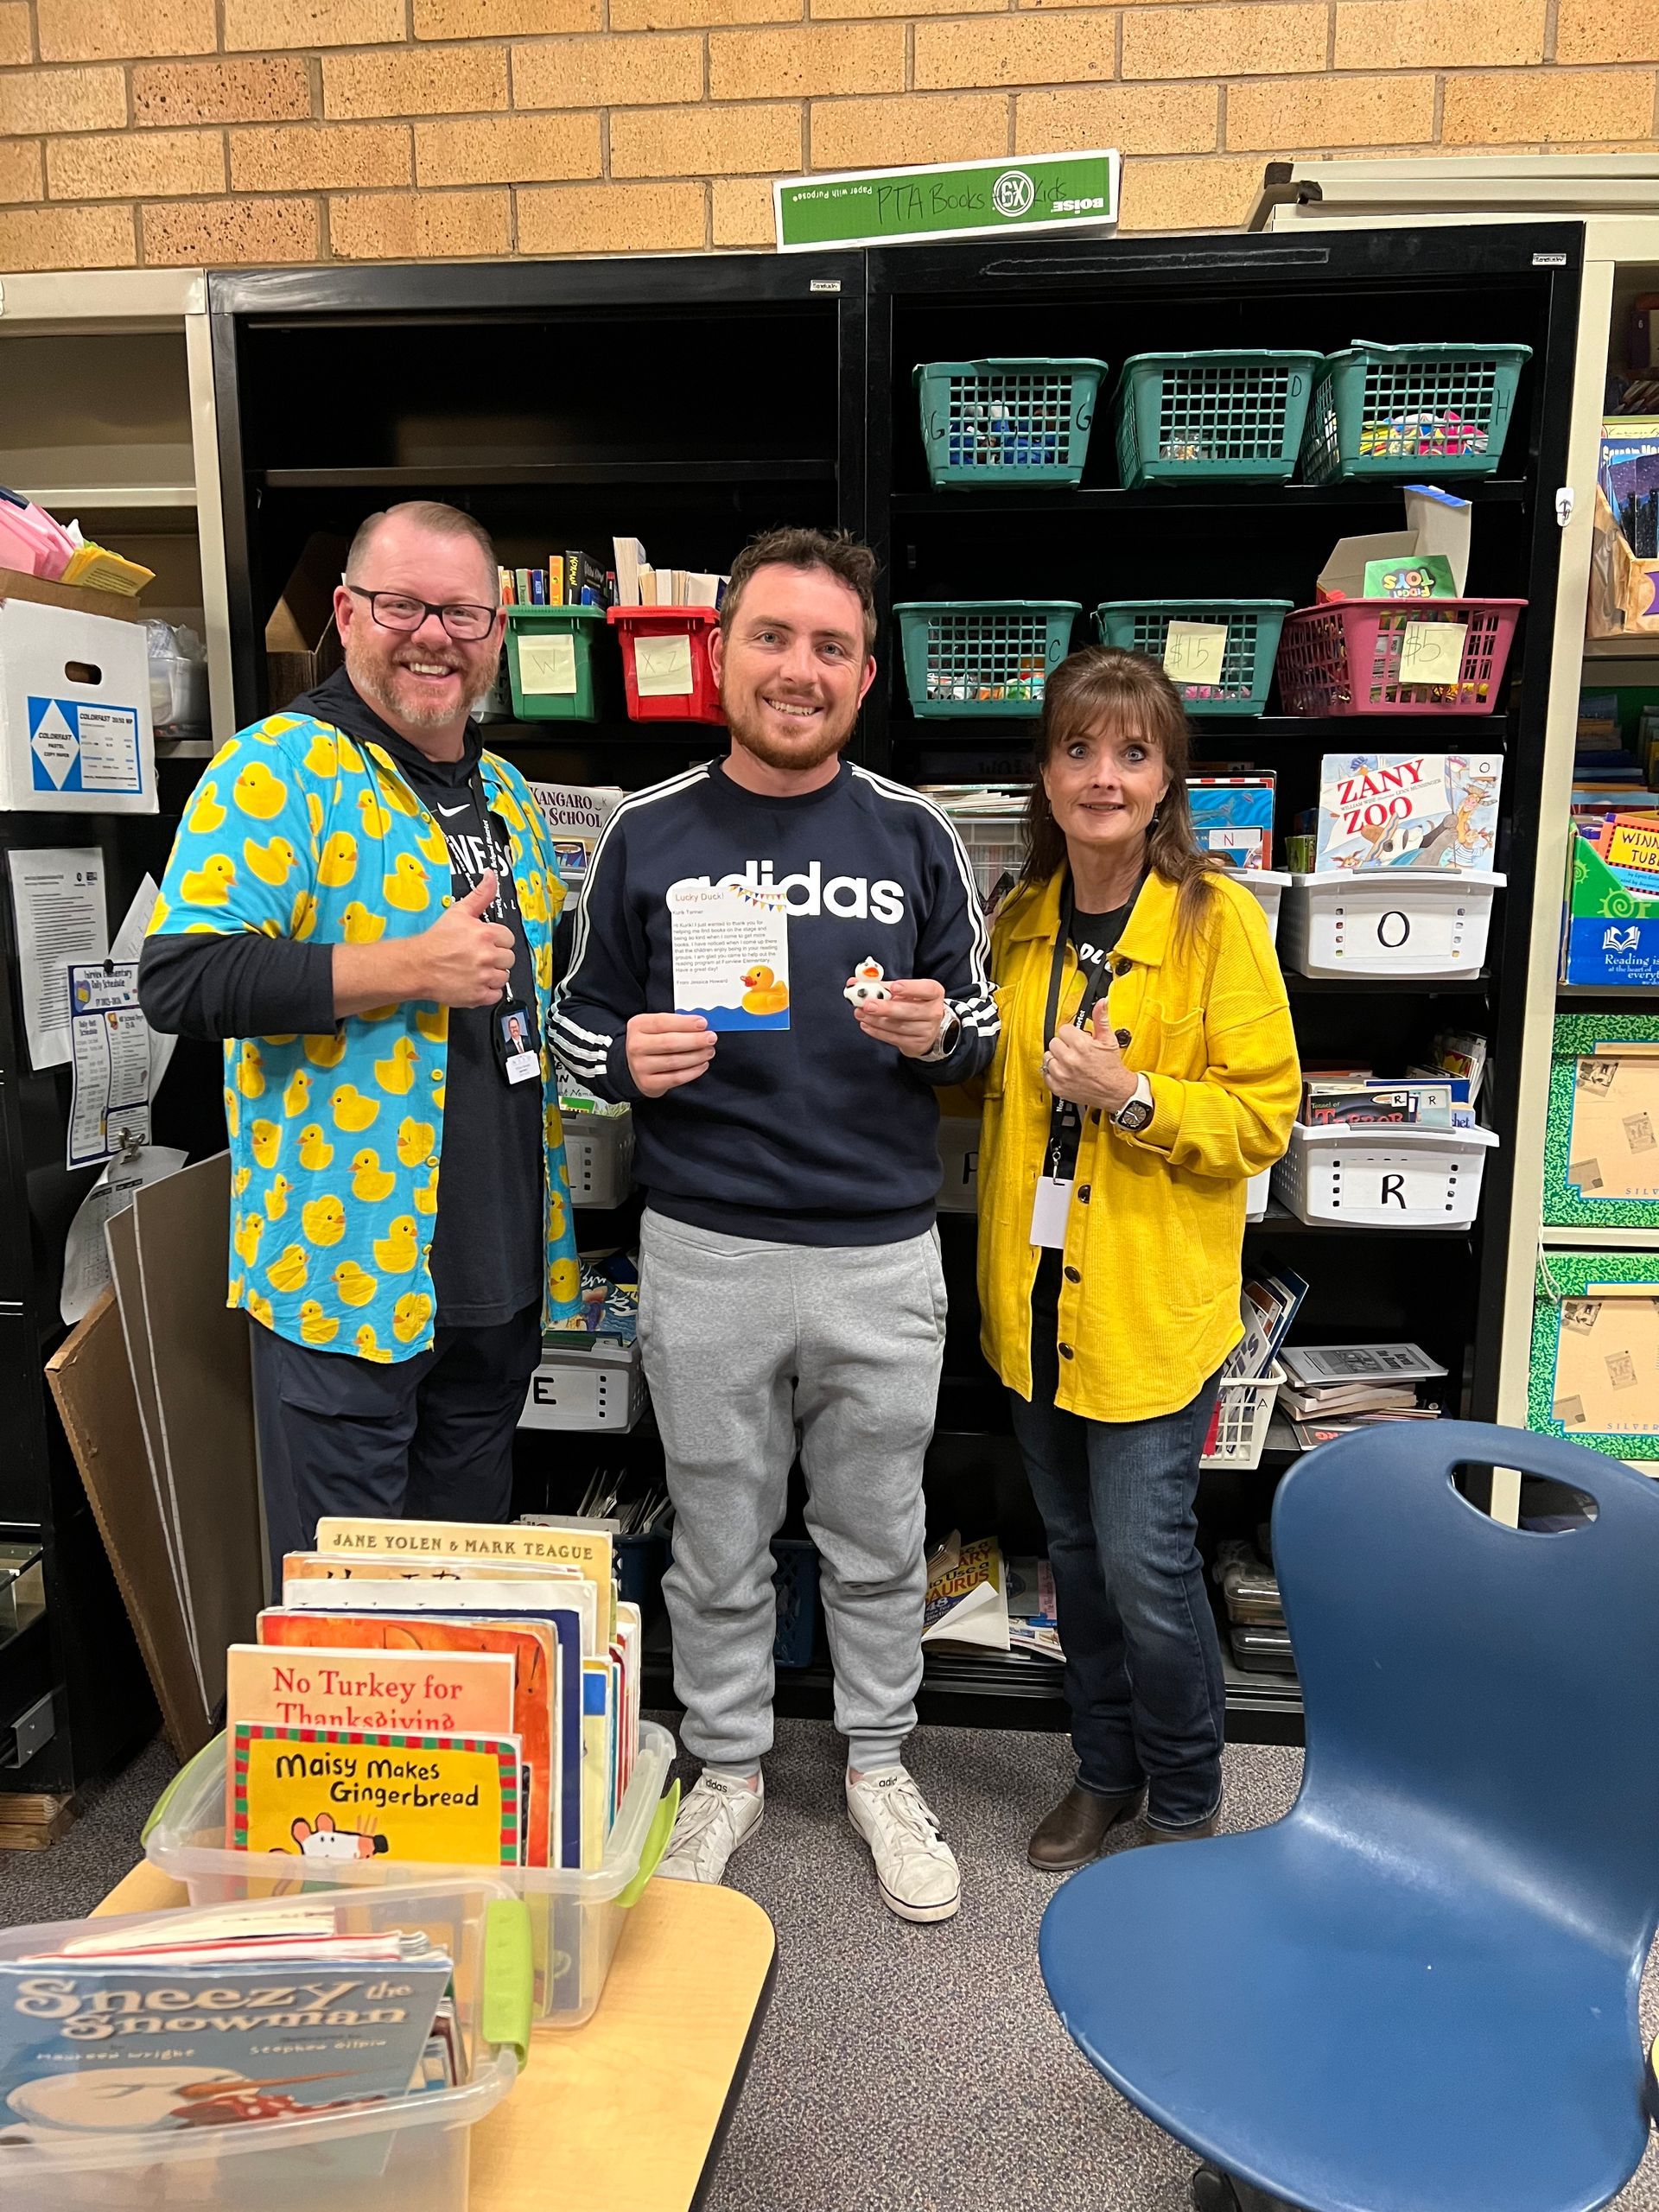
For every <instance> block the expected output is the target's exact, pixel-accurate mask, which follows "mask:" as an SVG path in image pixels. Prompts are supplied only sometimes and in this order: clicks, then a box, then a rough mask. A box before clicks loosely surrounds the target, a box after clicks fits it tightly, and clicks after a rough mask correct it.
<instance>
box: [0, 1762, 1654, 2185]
mask: <svg viewBox="0 0 1659 2212" xmlns="http://www.w3.org/2000/svg"><path fill="white" fill-rule="evenodd" d="M909 1763H910V1765H911V1767H912V1770H913V1771H914V1772H915V1774H916V1776H917V1777H918V1780H919V1781H920V1783H921V1784H922V1786H923V1788H924V1789H925V1791H926V1793H927V1795H928V1797H929V1799H930V1800H931V1803H932V1805H933V1807H934V1808H935V1810H936V1811H937V1812H938V1814H939V1815H940V1817H941V1819H942V1820H943V1821H944V1826H945V1833H946V1834H947V1835H948V1836H949V1838H950V1842H951V1844H952V1847H954V1849H955V1850H956V1853H957V1858H958V1859H959V1860H960V1862H961V1865H962V1871H963V1908H962V1910H961V1912H960V1913H959V1915H958V1916H957V1918H956V1919H955V1920H954V1921H948V1922H946V1923H944V1924H943V1925H941V1926H939V1927H936V1928H916V1927H911V1926H909V1925H907V1924H906V1923H904V1922H901V1921H899V1920H895V1919H894V1918H893V1916H892V1915H891V1914H890V1913H889V1912H888V1911H887V1909H886V1908H885V1907H884V1906H883V1905H882V1904H881V1903H880V1899H879V1897H877V1895H876V1891H875V1885H874V1877H873V1875H872V1873H871V1871H870V1865H869V1859H868V1855H867V1853H866V1852H865V1850H864V1847H863V1846H862V1844H861V1842H860V1841H859V1840H858V1838H857V1837H856V1836H855V1834H854V1833H853V1831H852V1829H851V1828H850V1827H849V1825H848V1822H847V1818H846V1814H845V1810H844V1808H843V1801H842V1779H841V1777H842V1754H841V1744H840V1738H838V1737H836V1735H835V1733H834V1732H833V1731H832V1730H831V1729H830V1728H829V1727H828V1726H826V1725H823V1724H822V1723H818V1722H812V1721H788V1720H785V1721H780V1722H779V1728H778V1748H777V1750H776V1751H775V1752H774V1753H773V1755H772V1758H771V1759H770V1760H769V1761H768V1763H767V1770H766V1819H765V1821H764V1822H763V1824H762V1826H761V1827H760V1831H759V1832H758V1834H756V1835H755V1836H754V1838H753V1840H752V1841H751V1842H750V1843H749V1844H748V1845H747V1847H746V1848H745V1849H744V1850H743V1851H742V1853H740V1855H739V1856H738V1857H737V1858H736V1859H734V1861H733V1864H732V1878H733V1881H734V1884H735V1885H736V1886H738V1887H740V1888H741V1889H743V1890H745V1891H747V1892H748V1894H749V1895H750V1896H751V1897H754V1898H756V1899H757V1900H758V1901H759V1902H760V1904H762V1905H764V1906H765V1908H766V1911H767V1912H768V1913H769V1914H770V1915H771V1916H772V1922H773V1923H774V1925H775V1926H776V1928H777V1930H778V1947H779V1962H778V1982H777V1988H776V1993H775V1994H774V1996H773V1999H772V2009H771V2012H770V2013H769V2014H768V2016H767V2019H766V2025H765V2028H764V2030H763V2031H762V2033H761V2037H760V2043H759V2045H758V2048H757V2050H756V2052H755V2056H754V2063H753V2068H752V2069H751V2071H750V2075H749V2078H748V2082H747V2085H746V2087H745V2088H744V2091H743V2094H742V2097H741V2101H740V2102H739V2104H738V2107H737V2110H736V2113H735V2115H734V2119H733V2121H732V2126H731V2132H730V2133H729V2135H728V2138H727V2142H726V2148H725V2152H724V2154H723V2156H722V2158H721V2162H720V2164H719V2167H718V2169H717V2171H716V2172H715V2177H714V2180H713V2183H712V2185H711V2187H710V2190H709V2195H708V2197H707V2200H706V2203H705V2212H781V2209H782V2208H785V2207H786V2208H788V2212H1003V2208H1011V2207H1014V2206H1016V2205H1020V2206H1025V2205H1033V2206H1041V2207H1042V2208H1043V2212H1183V2208H1185V2204H1186V2179H1187V2176H1188V2174H1189V2173H1190V2172H1191V2171H1192V2163H1193V2161H1192V2158H1191V2156H1190V2155H1189V2153H1188V2152H1185V2151H1184V2150H1183V2149H1182V2148H1181V2147H1180V2145H1179V2144H1176V2143H1173V2142H1172V2141H1171V2140H1170V2139H1169V2138H1168V2137H1167V2136H1166V2135H1165V2134H1163V2133H1162V2132H1161V2131H1160V2129H1158V2128H1156V2127H1154V2126H1153V2125H1152V2124H1151V2122H1150V2121H1147V2120H1142V2119H1141V2117H1140V2115H1139V2114H1138V2113H1135V2112H1132V2111H1131V2110H1130V2109H1129V2107H1128V2106H1127V2105H1125V2104H1124V2103H1123V2102H1122V2100H1121V2099H1120V2098H1119V2097H1117V2096H1116V2094H1114V2093H1113V2092H1112V2091H1111V2090H1110V2089H1109V2088H1107V2087H1106V2085H1105V2083H1104V2082H1102V2081H1101V2080H1100V2078H1099V2076H1098V2075H1096V2074H1095V2073H1094V2072H1093V2071H1092V2069H1090V2067H1089V2066H1087V2065H1086V2064H1085V2063H1084V2061H1083V2059H1081V2058H1080V2057H1079V2056H1077V2052H1076V2050H1074V2049H1073V2048H1072V2045H1071V2043H1070V2042H1069V2041H1068V2039H1067V2038H1066V2037H1065V2034H1064V2033H1063V2032H1062V2031H1061V2029H1060V2027H1059V2024H1058V2021H1057V2019H1056V2018H1055V2017H1054V2014H1053V2012H1052V2010H1051V2008H1050V2006H1049V2005H1048V2002H1047V1999H1046V1997H1045V1996H1044V1993H1043V1986H1042V1982H1041V1979H1040V1977H1039V1974H1038V1971H1037V1924H1038V1922H1039V1919H1040V1917H1041V1915H1042V1910H1043V1906H1044V1904H1046V1901H1047V1899H1048V1897H1049V1896H1050V1895H1051V1894H1052V1889H1053V1882H1052V1879H1049V1878H1044V1877H1042V1876H1039V1875H1037V1874H1034V1873H1033V1872H1032V1871H1031V1869H1030V1867H1029V1866H1027V1864H1026V1859H1025V1840H1026V1837H1027V1834H1028V1833H1029V1830H1030V1828H1031V1827H1032V1825H1033V1821H1035V1820H1036V1819H1037V1818H1038V1817H1039V1815H1040V1814H1041V1813H1042V1812H1043V1811H1044V1810H1046V1808H1047V1807H1048V1805H1049V1804H1050V1803H1051V1802H1052V1801H1053V1800H1054V1798H1055V1797H1057V1796H1058V1795H1059V1794H1060V1792H1061V1791H1062V1790H1063V1789H1065V1786H1066V1784H1067V1783H1068V1782H1069V1780H1070V1778H1071V1763H1070V1758H1069V1754H1068V1752H1067V1750H1066V1745H1065V1738H1062V1737H1058V1736H1051V1735H1015V1734H1012V1733H1004V1732H993V1731H975V1730H963V1729H951V1728H925V1729H922V1730H920V1731H919V1732H918V1734H917V1736H916V1737H915V1738H913V1739H912V1745H911V1748H910V1753H909ZM1299 1766H1300V1758H1299V1755H1298V1754H1297V1753H1296V1752H1294V1751H1271V1750H1264V1749H1261V1748H1259V1747H1256V1746H1253V1745H1235V1746H1233V1747H1232V1748H1231V1749H1230V1750H1229V1751H1228V1753H1227V1770H1226V1772H1227V1803H1226V1808H1225V1817H1226V1822H1227V1825H1228V1826H1230V1827H1254V1826H1256V1825H1258V1824H1259V1823H1261V1822H1262V1821H1269V1820H1273V1819H1274V1818H1276V1817H1277V1815H1279V1814H1280V1813H1281V1812H1283V1811H1284V1809H1285V1808H1287V1806H1288V1805H1289V1803H1290V1802H1291V1799H1292V1798H1293V1796H1294V1794H1295V1790H1296V1783H1297V1775H1298V1770H1299ZM171 1770H172V1761H171V1759H170V1758H169V1757H168V1752H167V1751H166V1749H165V1746H163V1745H160V1744H156V1745H152V1746H151V1747H150V1748H149V1750H148V1751H145V1752H143V1754H142V1755H141V1756H140V1757H139V1758H137V1759H136V1760H135V1761H134V1762H133V1763H132V1764H131V1765H130V1766H129V1767H128V1768H127V1770H126V1771H125V1772H124V1774H121V1775H119V1776H117V1777H113V1778H112V1779H111V1781H110V1782H108V1783H105V1785H104V1786H103V1787H102V1788H101V1789H99V1790H98V1791H96V1792H93V1793H91V1794H90V1795H89V1797H88V1799H87V1801H86V1809H85V1811H84V1813H83V1815H82V1817H81V1819H80V1820H79V1821H78V1823H77V1824H76V1826H75V1827H74V1828H73V1829H72V1830H71V1832H70V1833H69V1834H68V1835H67V1837H66V1838H65V1839H64V1840H63V1841H62V1842H61V1843H60V1844H58V1845H57V1846H56V1847H54V1849H53V1850H51V1851H49V1852H44V1853H39V1854H35V1853H10V1854H3V1853H0V1924H6V1925H15V1924H16V1923H19V1922H22V1921H29V1920H46V1919H56V1918H62V1917H67V1916H71V1915H74V1914H79V1913H82V1912H85V1911H86V1910H87V1909H88V1908H89V1907H90V1906H91V1905H92V1904H94V1903H95V1902H96V1901H97V1899H98V1898H99V1897H101V1896H102V1895H103V1894H104V1892H105V1891H106V1890H107V1889H108V1888H109V1887H110V1886H111V1884H112V1883H113V1882H115V1881H116V1880H117V1879H118V1878H119V1877H120V1875H122V1874H123V1873H124V1872H125V1871H126V1870H127V1868H128V1867H129V1866H131V1865H132V1864H133V1862H134V1860H135V1859H137V1857H138V1855H139V1852H140V1844H139V1831H140V1829H141V1828H142V1827H143V1821H144V1818H145V1815H147V1814H148V1812H149V1808H150V1806H151V1805H152V1804H153V1803H154V1802H155V1800H156V1797H157V1796H158V1795H159V1794H160V1792H161V1790H162V1788H163V1787H164V1786H165V1784H166V1782H167V1778H168V1774H169V1773H170V1772H171ZM1643 2021H1644V2024H1645V2031H1646V2033H1647V2034H1649V2035H1652V2034H1653V2033H1655V2032H1656V2030H1659V1976H1656V1974H1655V1972H1654V1970H1653V1969H1652V1968H1651V1967H1650V1968H1649V1978H1648V1981H1647V1984H1646V1986H1644V1989H1643ZM1544 2094H1548V2091H1547V2088H1546V2089H1545V2091H1544ZM1617 2203H1618V2212H1659V2162H1656V2158H1655V2155H1654V2153H1653V2152H1652V2151H1649V2156H1648V2158H1647V2159H1646V2160H1645V2161H1644V2163H1643V2166H1642V2168H1641V2170H1640V2171H1639V2172H1638V2173H1637V2177H1636V2178H1635V2180H1634V2181H1633V2182H1632V2183H1631V2184H1630V2188H1629V2189H1628V2190H1626V2191H1625V2192H1624V2195H1623V2196H1620V2197H1619V2198H1618V2200H1617ZM572 2212H612V2209H611V2208H588V2207H586V2206H582V2207H575V2208H572Z"/></svg>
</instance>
